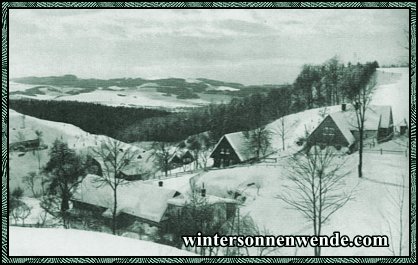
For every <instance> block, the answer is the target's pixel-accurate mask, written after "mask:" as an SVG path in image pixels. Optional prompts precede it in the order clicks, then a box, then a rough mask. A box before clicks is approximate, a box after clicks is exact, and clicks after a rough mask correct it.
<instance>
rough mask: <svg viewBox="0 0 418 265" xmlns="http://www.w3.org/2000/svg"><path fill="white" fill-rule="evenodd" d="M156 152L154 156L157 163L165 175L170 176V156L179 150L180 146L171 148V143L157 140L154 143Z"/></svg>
mask: <svg viewBox="0 0 418 265" xmlns="http://www.w3.org/2000/svg"><path fill="white" fill-rule="evenodd" d="M152 147H153V149H154V153H153V155H152V156H150V158H151V157H152V158H153V159H154V161H155V162H156V163H157V166H158V167H159V169H160V170H162V171H163V172H164V175H165V177H167V176H168V171H169V170H170V166H171V165H170V158H171V157H172V156H173V155H174V154H175V153H176V152H177V150H178V148H177V147H176V148H174V149H173V148H170V145H169V144H168V143H166V142H155V143H153V145H152Z"/></svg>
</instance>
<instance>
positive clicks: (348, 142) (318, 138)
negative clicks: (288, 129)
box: [307, 104, 394, 151]
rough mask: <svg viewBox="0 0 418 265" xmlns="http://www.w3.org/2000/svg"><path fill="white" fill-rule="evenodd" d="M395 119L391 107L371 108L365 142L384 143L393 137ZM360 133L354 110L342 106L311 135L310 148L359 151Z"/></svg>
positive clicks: (367, 113) (365, 126)
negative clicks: (331, 147) (329, 147)
mask: <svg viewBox="0 0 418 265" xmlns="http://www.w3.org/2000/svg"><path fill="white" fill-rule="evenodd" d="M393 128H394V127H393V117H392V108H391V107H390V106H376V105H374V106H369V108H368V109H367V110H366V117H365V123H364V140H365V142H382V141H387V140H390V139H391V138H392V137H393ZM358 140H359V132H358V128H357V118H356V114H355V111H354V110H353V109H346V106H345V104H343V105H342V108H341V111H338V112H334V113H331V114H329V115H328V116H327V117H325V119H324V120H323V121H322V122H321V123H320V124H319V125H318V127H317V128H316V129H315V130H314V131H313V132H312V133H311V134H310V135H309V137H308V139H307V144H308V146H312V145H325V146H334V147H336V148H337V149H340V148H341V147H348V148H349V150H350V151H354V150H356V149H357V147H358V146H357V142H358Z"/></svg>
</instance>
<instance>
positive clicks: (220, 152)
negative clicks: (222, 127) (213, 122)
mask: <svg viewBox="0 0 418 265" xmlns="http://www.w3.org/2000/svg"><path fill="white" fill-rule="evenodd" d="M210 157H211V158H213V166H214V167H227V166H231V165H235V164H239V163H243V162H247V161H251V160H253V159H255V158H256V154H255V152H252V151H251V150H250V148H249V140H248V137H246V136H245V134H244V133H243V132H234V133H228V134H225V135H224V136H222V137H221V139H220V140H219V141H218V143H217V144H216V146H215V147H214V149H213V151H212V153H211V154H210Z"/></svg>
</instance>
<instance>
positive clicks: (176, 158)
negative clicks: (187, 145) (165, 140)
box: [169, 150, 195, 168]
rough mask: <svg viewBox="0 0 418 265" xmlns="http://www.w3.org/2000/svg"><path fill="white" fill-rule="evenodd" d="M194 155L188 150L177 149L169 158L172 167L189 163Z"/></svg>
mask: <svg viewBox="0 0 418 265" xmlns="http://www.w3.org/2000/svg"><path fill="white" fill-rule="evenodd" d="M194 160H195V159H194V156H193V155H192V153H191V152H190V151H189V150H182V151H177V152H176V153H175V154H174V155H173V156H172V157H171V158H170V160H169V163H170V164H171V165H172V167H173V168H176V167H180V166H183V165H187V164H190V163H191V162H193V161H194Z"/></svg>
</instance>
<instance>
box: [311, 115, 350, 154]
mask: <svg viewBox="0 0 418 265" xmlns="http://www.w3.org/2000/svg"><path fill="white" fill-rule="evenodd" d="M327 128H331V130H330V129H327ZM330 133H333V135H330ZM307 142H308V145H310V146H312V145H316V144H325V145H332V146H345V147H348V142H347V140H346V139H345V137H344V135H343V134H342V132H341V131H340V130H339V128H338V126H337V125H336V124H335V122H334V121H333V120H332V118H331V117H330V116H327V117H326V118H325V119H324V121H323V122H322V123H321V124H320V125H319V126H318V127H317V128H316V129H315V131H313V132H312V134H311V135H309V137H308V140H307Z"/></svg>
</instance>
